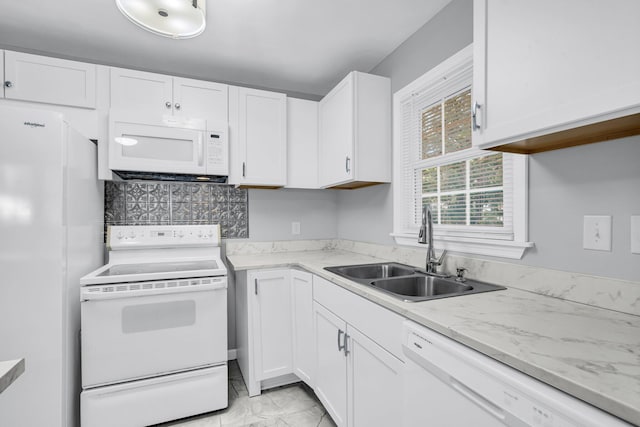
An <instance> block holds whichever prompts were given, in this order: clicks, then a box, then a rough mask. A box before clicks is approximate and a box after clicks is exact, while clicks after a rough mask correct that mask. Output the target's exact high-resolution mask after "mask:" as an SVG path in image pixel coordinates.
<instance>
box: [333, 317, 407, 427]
mask: <svg viewBox="0 0 640 427" xmlns="http://www.w3.org/2000/svg"><path fill="white" fill-rule="evenodd" d="M347 334H348V338H347V343H346V345H347V353H348V356H349V362H348V363H349V366H348V379H347V386H348V391H347V396H348V403H347V407H348V408H349V427H376V426H379V427H387V426H400V425H402V397H403V394H402V393H403V367H404V364H403V363H402V361H400V360H399V359H397V358H395V357H394V356H393V355H391V353H389V352H387V351H386V350H385V349H383V348H382V347H380V346H379V345H378V344H376V343H375V342H373V341H372V340H370V339H369V338H368V337H366V336H365V335H363V334H362V333H360V332H359V331H358V330H357V329H355V328H353V327H351V326H348V328H347Z"/></svg>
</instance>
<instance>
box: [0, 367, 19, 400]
mask: <svg viewBox="0 0 640 427" xmlns="http://www.w3.org/2000/svg"><path fill="white" fill-rule="evenodd" d="M23 372H24V359H17V360H6V361H0V393H2V392H3V391H5V390H6V389H7V387H9V386H10V385H11V384H12V383H13V382H14V381H15V380H16V379H18V377H19V376H20V375H22V373H23Z"/></svg>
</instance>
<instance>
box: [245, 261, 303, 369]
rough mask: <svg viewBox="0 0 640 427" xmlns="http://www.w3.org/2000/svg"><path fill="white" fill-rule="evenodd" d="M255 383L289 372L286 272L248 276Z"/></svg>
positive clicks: (288, 289)
mask: <svg viewBox="0 0 640 427" xmlns="http://www.w3.org/2000/svg"><path fill="white" fill-rule="evenodd" d="M248 279H249V280H248V285H249V289H250V290H251V291H253V292H250V293H249V295H250V299H249V303H250V307H251V310H252V312H253V325H252V326H253V331H254V334H253V339H254V344H255V346H254V349H253V355H254V366H255V373H256V380H258V381H262V380H266V379H269V378H275V377H279V376H281V375H285V374H289V373H291V372H293V354H292V324H291V283H290V279H289V270H276V271H257V272H250V273H249V277H248Z"/></svg>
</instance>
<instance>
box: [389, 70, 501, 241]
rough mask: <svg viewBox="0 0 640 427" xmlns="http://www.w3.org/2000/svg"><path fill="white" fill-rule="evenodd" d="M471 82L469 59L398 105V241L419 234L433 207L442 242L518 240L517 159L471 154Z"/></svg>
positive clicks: (408, 96) (496, 155)
mask: <svg viewBox="0 0 640 427" xmlns="http://www.w3.org/2000/svg"><path fill="white" fill-rule="evenodd" d="M471 80H472V64H471V60H470V59H469V60H468V61H466V62H464V63H461V64H459V65H458V66H457V67H456V68H454V69H452V70H448V72H447V73H446V74H445V75H442V76H438V78H433V79H431V80H430V81H428V82H425V83H424V84H423V85H422V86H421V87H417V88H414V90H413V91H412V92H411V93H406V94H405V96H404V97H403V98H401V99H400V104H399V110H400V111H398V112H396V114H398V113H399V114H400V115H401V117H400V120H399V121H396V124H397V125H400V127H401V132H399V133H397V134H396V135H398V136H399V137H400V139H401V140H400V141H396V143H398V142H399V143H400V150H399V153H398V151H397V150H396V153H398V154H400V162H399V163H396V164H397V165H398V166H399V167H400V173H399V174H396V176H397V177H399V178H400V180H399V181H400V182H397V183H396V186H395V188H396V190H395V191H398V190H400V197H399V202H400V204H401V206H400V207H399V208H398V207H397V206H396V207H395V213H396V215H399V216H400V218H399V221H398V220H396V221H395V222H396V230H394V231H395V233H396V234H407V235H408V234H413V233H417V230H418V228H419V225H420V223H419V222H420V219H421V210H422V206H423V204H426V203H429V204H430V205H431V208H432V211H433V213H434V224H435V232H434V234H435V236H436V237H438V236H441V237H443V236H456V237H472V238H473V237H475V238H483V239H498V240H513V239H514V232H513V225H514V221H513V217H514V207H513V191H514V180H513V175H514V174H513V161H512V159H513V155H511V154H502V153H495V152H486V151H482V150H478V149H476V148H473V147H472V144H471V111H470V110H471V102H472V101H471ZM398 184H399V186H400V188H398ZM396 203H397V202H396ZM398 226H399V229H397V228H398Z"/></svg>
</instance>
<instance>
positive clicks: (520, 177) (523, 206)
mask: <svg viewBox="0 0 640 427" xmlns="http://www.w3.org/2000/svg"><path fill="white" fill-rule="evenodd" d="M472 64H473V45H469V46H467V47H465V48H464V49H462V50H461V51H459V52H458V53H456V54H455V55H453V56H451V57H450V58H449V59H447V60H445V61H444V62H442V63H441V64H439V65H437V66H436V67H434V68H433V69H431V70H429V71H427V72H426V73H425V74H424V75H422V76H421V77H419V78H417V79H416V80H414V81H413V82H411V83H409V84H408V85H407V86H405V87H403V88H402V89H400V90H398V91H397V92H396V93H395V94H394V95H393V181H392V189H393V232H392V233H391V236H392V237H393V238H394V239H395V242H396V244H399V245H407V246H415V247H424V245H420V244H419V243H418V237H417V236H418V228H417V227H416V228H415V229H414V228H413V227H407V226H406V225H405V218H406V214H405V212H406V209H410V207H409V203H408V201H407V200H405V190H406V186H405V177H406V176H407V175H409V174H408V173H406V172H405V171H404V169H403V164H402V159H403V152H404V147H403V115H402V106H403V104H404V102H405V101H406V100H407V99H408V98H409V97H411V96H412V95H413V94H416V93H423V92H424V91H425V90H433V91H434V92H436V91H438V88H439V87H440V88H441V87H442V86H443V85H444V84H443V83H442V82H445V81H446V77H448V76H451V75H456V74H457V73H459V72H460V71H461V70H464V69H466V68H470V67H471V66H472ZM472 99H473V87H472ZM490 153H491V152H489V151H486V150H480V149H478V148H476V147H474V146H473V145H472V148H470V149H466V150H463V151H460V152H453V153H450V154H449V155H448V158H447V159H445V160H443V161H442V164H447V163H450V162H451V161H452V160H451V159H455V158H459V160H464V159H469V158H473V157H475V156H477V155H481V154H490ZM503 155H504V156H510V161H511V165H512V168H513V172H512V183H513V191H512V197H513V200H512V202H511V203H512V207H513V218H512V221H513V223H512V230H511V231H512V233H511V236H506V234H505V233H504V231H503V232H498V233H491V232H490V231H488V230H483V229H476V230H473V229H470V227H469V226H458V228H459V230H456V229H455V227H454V228H452V227H451V226H440V225H437V224H434V245H435V247H436V248H437V249H438V250H445V249H446V250H450V251H455V252H463V253H468V254H477V255H488V256H497V257H503V258H511V259H520V258H522V256H523V254H524V252H525V250H526V249H527V248H529V247H532V246H533V243H531V242H528V241H527V238H528V235H527V234H528V218H527V212H528V206H527V203H528V157H527V156H526V155H517V154H510V153H503ZM439 160H440V159H438V158H434V159H432V161H431V160H430V161H429V162H428V163H430V164H433V165H436V164H439V163H440V162H439ZM423 162H424V160H423ZM412 182H413V181H412ZM483 228H484V227H483Z"/></svg>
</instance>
